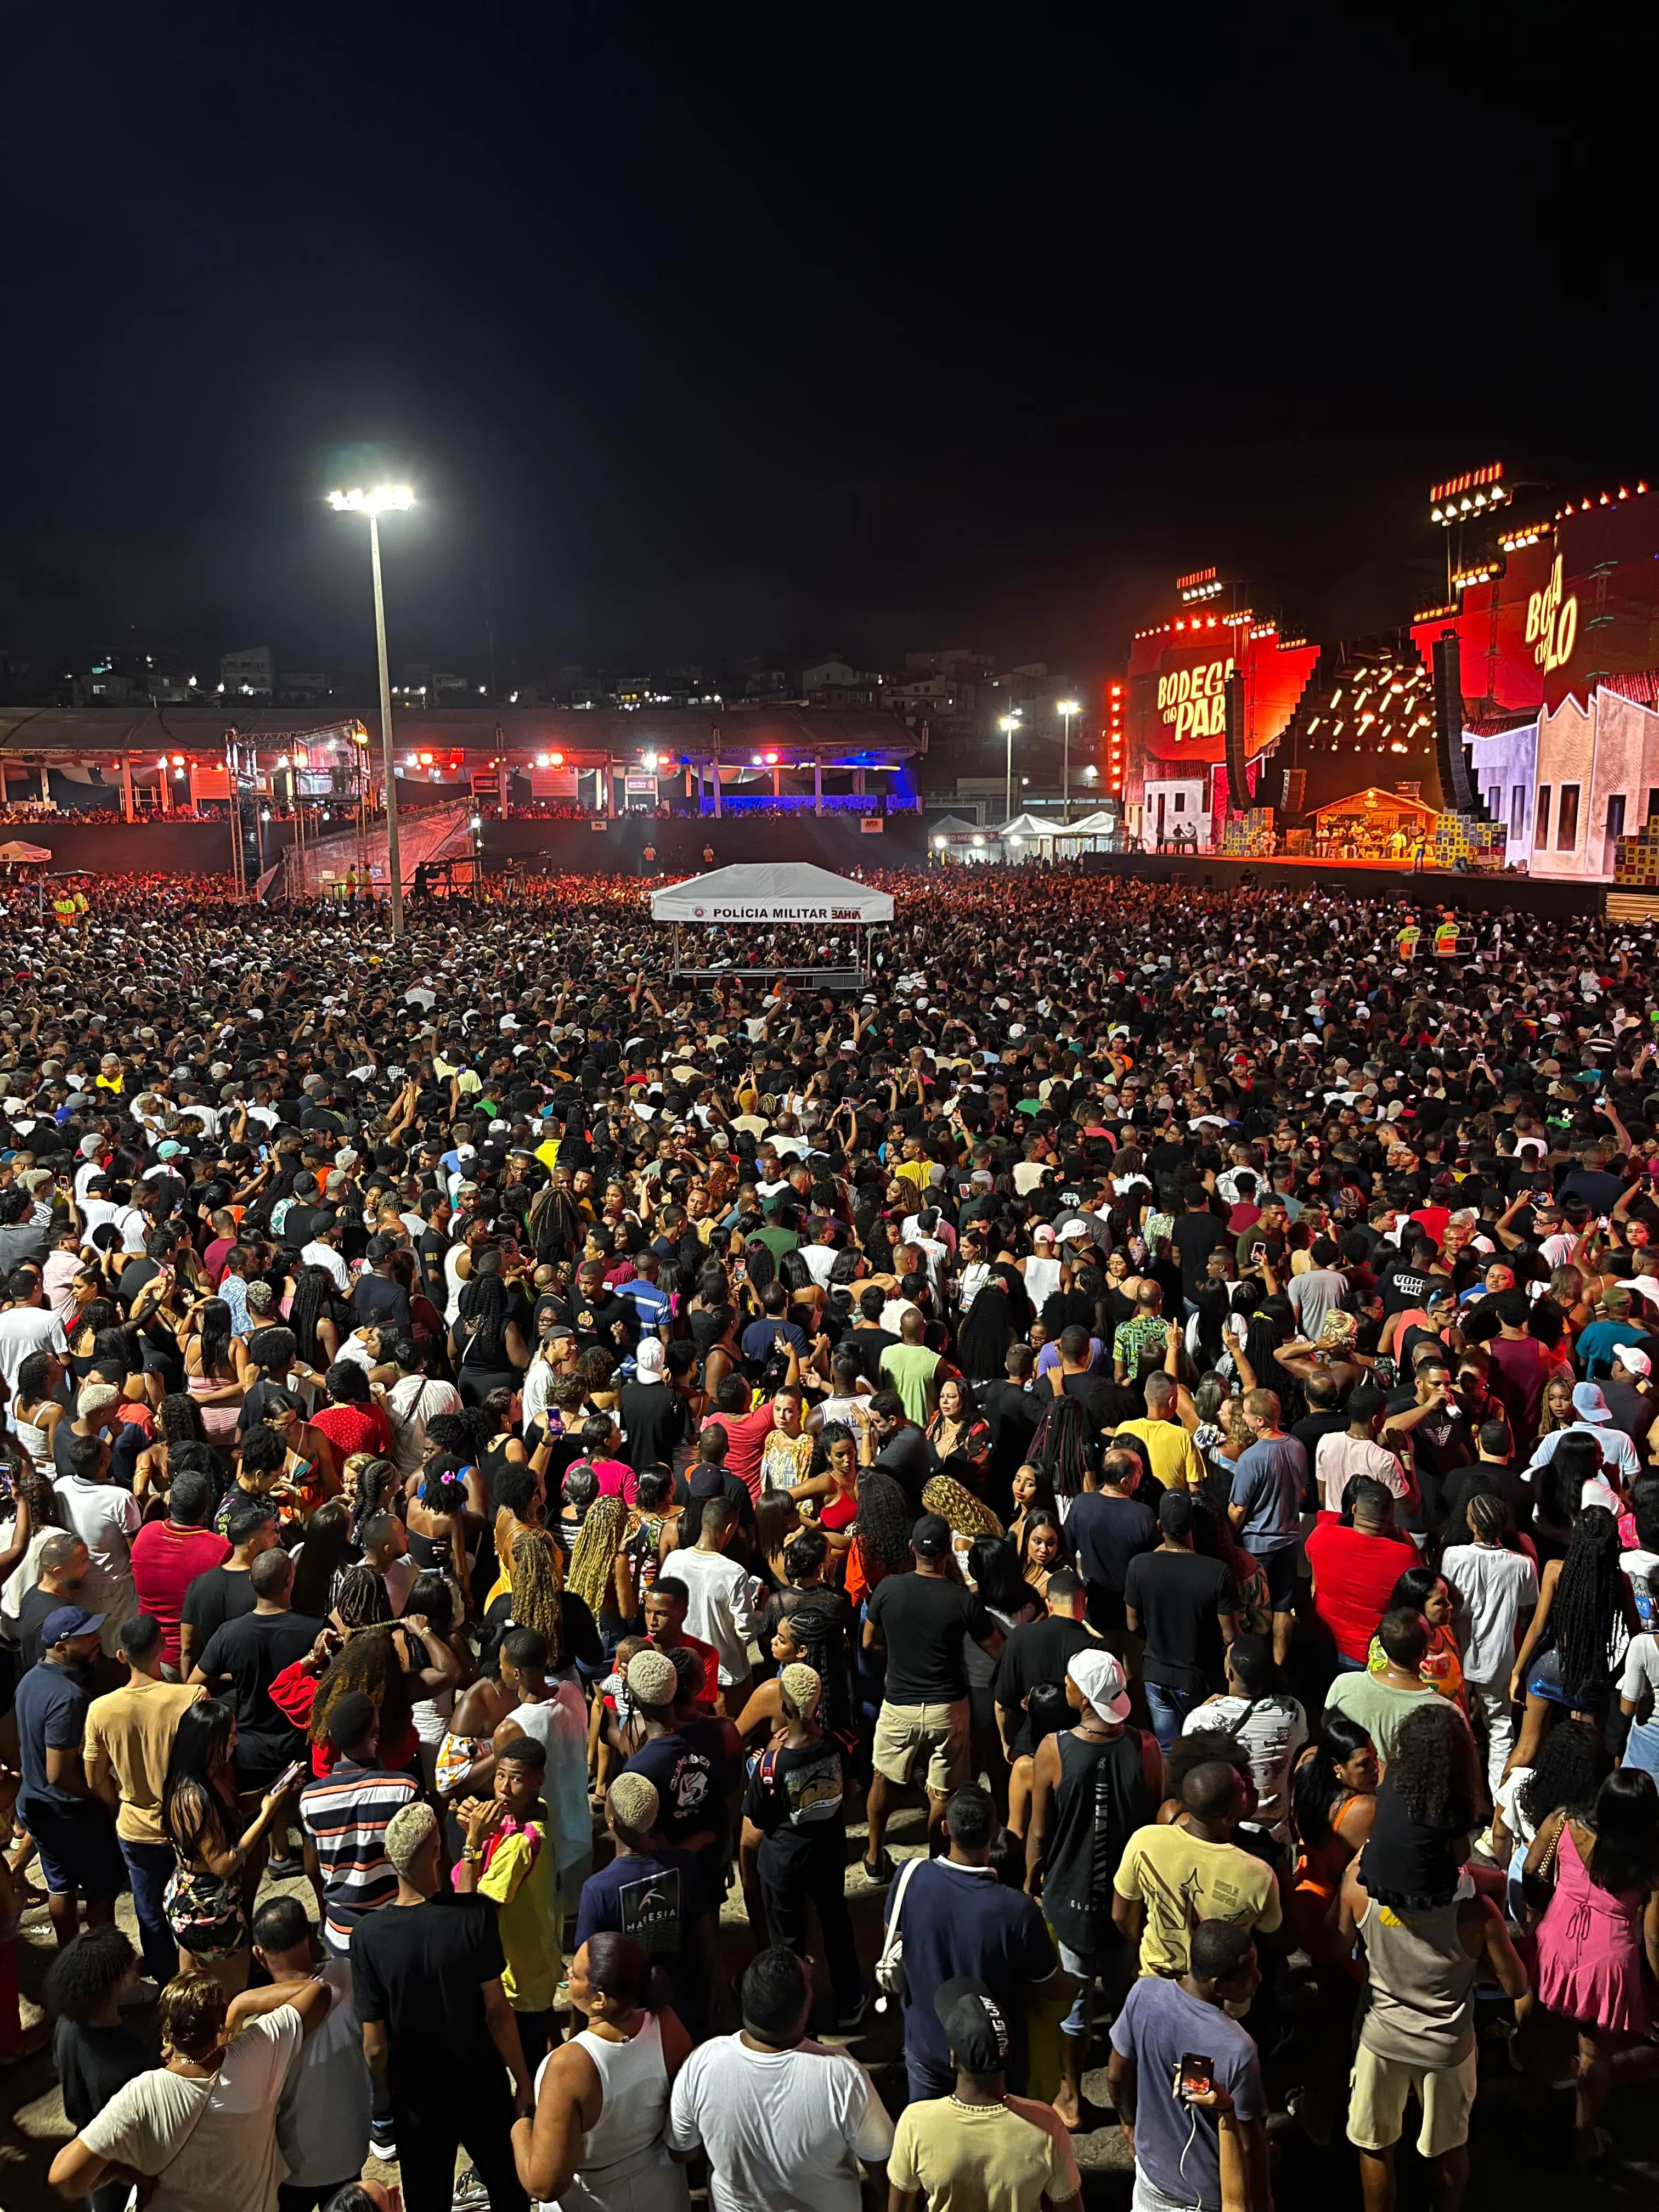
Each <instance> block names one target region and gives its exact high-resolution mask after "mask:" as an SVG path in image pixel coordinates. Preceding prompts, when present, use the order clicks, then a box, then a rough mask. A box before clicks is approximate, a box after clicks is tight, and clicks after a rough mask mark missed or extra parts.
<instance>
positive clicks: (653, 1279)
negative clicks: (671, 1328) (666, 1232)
mask: <svg viewBox="0 0 1659 2212" xmlns="http://www.w3.org/2000/svg"><path fill="white" fill-rule="evenodd" d="M617 1293H618V1295H619V1296H620V1297H624V1298H626V1299H628V1300H629V1303H630V1304H631V1305H632V1306H633V1309H634V1311H635V1316H636V1317H637V1318H638V1321H639V1324H640V1327H641V1329H642V1330H643V1329H653V1328H667V1326H668V1322H669V1316H670V1314H671V1311H672V1308H671V1304H670V1303H669V1297H668V1293H667V1291H663V1290H659V1289H658V1287H657V1255H656V1254H655V1253H654V1252H636V1253H635V1255H634V1272H633V1273H632V1274H631V1275H630V1276H629V1279H628V1280H627V1281H626V1282H625V1283H618V1284H617Z"/></svg>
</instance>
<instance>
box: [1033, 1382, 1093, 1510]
mask: <svg viewBox="0 0 1659 2212" xmlns="http://www.w3.org/2000/svg"><path fill="white" fill-rule="evenodd" d="M1090 1443H1091V1437H1090V1431H1089V1417H1088V1415H1087V1413H1085V1411H1084V1407H1083V1401H1082V1400H1081V1399H1079V1398H1067V1397H1057V1398H1051V1399H1050V1400H1049V1401H1048V1405H1047V1406H1045V1407H1043V1410H1042V1419H1041V1420H1040V1421H1039V1422H1038V1423H1037V1425H1036V1435H1035V1436H1033V1437H1032V1438H1031V1442H1030V1447H1029V1449H1027V1451H1026V1454H1025V1456H1026V1458H1027V1459H1028V1460H1030V1462H1031V1464H1032V1466H1033V1467H1037V1468H1042V1472H1043V1473H1044V1474H1046V1475H1047V1476H1048V1480H1049V1481H1050V1482H1051V1483H1052V1484H1053V1485H1054V1496H1055V1497H1056V1498H1066V1499H1068V1500H1069V1499H1071V1498H1080V1497H1081V1496H1082V1494H1083V1478H1084V1475H1085V1472H1086V1471H1087V1468H1088V1465H1089V1449H1090Z"/></svg>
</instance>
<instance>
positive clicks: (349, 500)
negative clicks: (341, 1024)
mask: <svg viewBox="0 0 1659 2212" xmlns="http://www.w3.org/2000/svg"><path fill="white" fill-rule="evenodd" d="M328 503H329V505H330V506H331V507H332V508H333V510H334V512H335V513H336V514H366V515H367V516H368V550H369V558H370V561H371V563H372V564H373V567H374V643H375V648H376V650H377V652H378V653H379V654H380V767H381V773H382V775H384V777H385V780H386V873H387V875H388V877H389V878H390V879H391V884H392V935H393V936H394V937H401V936H402V935H403V933H404V879H403V872H402V866H401V861H400V855H399V854H398V763H397V760H396V758H395V757H394V755H393V753H392V671H391V669H390V668H389V667H388V666H387V665H386V598H385V594H384V593H383V592H382V591H381V589H380V517H381V516H382V515H383V514H402V513H406V512H407V510H408V509H409V508H410V507H413V506H414V504H415V494H414V492H413V491H412V490H411V489H410V487H409V485H407V484H379V485H377V486H376V487H375V489H374V490H373V491H331V492H330V494H329V495H328Z"/></svg>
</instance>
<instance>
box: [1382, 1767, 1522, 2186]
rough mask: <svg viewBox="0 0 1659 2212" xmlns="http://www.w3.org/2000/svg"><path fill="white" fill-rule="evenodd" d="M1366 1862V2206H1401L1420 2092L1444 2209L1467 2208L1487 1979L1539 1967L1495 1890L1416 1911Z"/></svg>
mask: <svg viewBox="0 0 1659 2212" xmlns="http://www.w3.org/2000/svg"><path fill="white" fill-rule="evenodd" d="M1406 1726H1407V1727H1409V1726H1410V1723H1407V1724H1406ZM1405 1733H1406V1729H1405V1728H1402V1729H1401V1735H1405ZM1358 1863H1359V1862H1358V1860H1356V1861H1355V1862H1354V1863H1353V1865H1351V1866H1350V1867H1349V1869H1348V1870H1347V1873H1346V1876H1345V1877H1344V1880H1343V1885H1342V1932H1343V1935H1344V1936H1347V1937H1350V1938H1352V1936H1353V1935H1354V1934H1355V1933H1358V1936H1359V1938H1360V1941H1361V1942H1363V1943H1364V1947H1365V1972H1366V1978H1367V1980H1368V1982H1369V1984H1370V1992H1369V2002H1368V2004H1367V2006H1366V2009H1365V2014H1364V2019H1363V2020H1362V2021H1361V2023H1360V2029H1359V2047H1358V2050H1357V2051H1355V2053H1354V2063H1353V2074H1352V2080H1351V2082H1350V2088H1349V2097H1348V2141H1349V2142H1351V2143H1352V2145H1353V2146H1354V2148H1355V2149H1356V2150H1357V2151H1358V2153H1359V2178H1360V2182H1361V2185H1362V2186H1363V2188H1364V2197H1365V2205H1366V2212H1390V2209H1391V2208H1392V2206H1393V2204H1394V2201H1395V2194H1394V2192H1395V2181H1394V2158H1395V2146H1396V2145H1397V2143H1398V2142H1399V2141H1400V2138H1401V2136H1402V2135H1403V2134H1404V2133H1405V2131H1406V2107H1407V2103H1408V2102H1409V2100H1411V2099H1412V2098H1413V2097H1414V2098H1415V2099H1416V2100H1417V2102H1418V2104H1419V2106H1421V2107H1422V2113H1423V2119H1422V2124H1421V2126H1420V2127H1419V2130H1418V2136H1417V2148H1418V2153H1419V2156H1420V2157H1422V2158H1424V2159H1425V2160H1427V2161H1428V2165H1429V2173H1430V2181H1429V2186H1430V2190H1431V2194H1432V2196H1433V2199H1434V2203H1435V2205H1436V2206H1437V2212H1457V2208H1458V2206H1459V2205H1460V2204H1461V2203H1462V2197H1463V2191H1464V2190H1465V2189H1466V2188H1467V2186H1468V2178H1469V2153H1468V2140H1469V2112H1470V2109H1471V2107H1472V2106H1473V2105H1474V2091H1475V2078H1476V2068H1475V2043H1474V1980H1475V1976H1476V1974H1477V1973H1478V1972H1480V1971H1481V1969H1482V1968H1483V1967H1484V1968H1485V1970H1486V1972H1487V1973H1488V1974H1490V1975H1491V1976H1492V1978H1493V1979H1494V1980H1496V1982H1497V1984H1498V1987H1499V1988H1500V1989H1501V1990H1503V1992H1504V1996H1508V1997H1515V1998H1521V1997H1524V1996H1526V1995H1527V1987H1528V1985H1527V1970H1526V1968H1525V1967H1524V1966H1522V1963H1521V1961H1520V1960H1519V1959H1518V1958H1517V1957H1516V1954H1515V1947H1514V1946H1513V1944H1511V1942H1510V1939H1509V1935H1508V1932H1507V1931H1506V1929H1504V1923H1503V1919H1502V1917H1501V1916H1500V1915H1499V1913H1498V1908H1497V1906H1496V1905H1494V1904H1493V1903H1492V1899H1490V1898H1487V1897H1479V1896H1475V1897H1464V1898H1459V1897H1455V1896H1454V1897H1453V1898H1452V1899H1450V1900H1449V1902H1448V1903H1447V1904H1444V1905H1437V1906H1434V1907H1433V1908H1431V1910H1429V1911H1419V1910H1417V1909H1416V1907H1417V1906H1418V1905H1419V1900H1418V1899H1412V1900H1411V1906H1412V1909H1409V1910H1408V1909H1407V1906H1406V1905H1405V1903H1404V1901H1403V1900H1402V1901H1401V1902H1397V1903H1395V1904H1386V1903H1384V1902H1383V1901H1382V1899H1379V1898H1378V1897H1376V1896H1373V1895H1372V1894H1371V1893H1370V1892H1369V1891H1368V1890H1367V1889H1366V1887H1365V1886H1364V1883H1362V1882H1361V1881H1360V1879H1359V1877H1358V1875H1357V1874H1356V1873H1355V1871H1354V1867H1355V1866H1357V1865H1358Z"/></svg>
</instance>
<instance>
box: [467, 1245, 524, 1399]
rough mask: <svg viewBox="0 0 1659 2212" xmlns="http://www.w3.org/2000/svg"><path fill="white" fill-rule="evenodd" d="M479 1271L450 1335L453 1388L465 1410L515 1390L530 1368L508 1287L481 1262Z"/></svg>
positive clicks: (487, 1256)
mask: <svg viewBox="0 0 1659 2212" xmlns="http://www.w3.org/2000/svg"><path fill="white" fill-rule="evenodd" d="M495 1257H496V1255H494V1254H490V1253H486V1254H484V1255H483V1256H482V1258H481V1259H480V1261H479V1272H478V1273H476V1274H474V1275H472V1276H471V1277H470V1278H469V1279H468V1280H467V1282H466V1283H465V1285H464V1286H463V1288H462V1291H461V1296H460V1302H459V1311H458V1315H457V1318H456V1322H455V1326H454V1327H453V1328H452V1329H451V1331H450V1333H449V1356H450V1358H451V1359H452V1360H453V1362H454V1366H455V1387H456V1389H458V1390H459V1392H460V1394H461V1402H462V1404H463V1405H466V1406H482V1405H483V1403H484V1401H485V1400H486V1399H487V1398H488V1397H489V1394H490V1392H491V1391H492V1390H516V1389H518V1388H519V1386H520V1383H521V1382H522V1380H523V1376H524V1371H525V1370H526V1367H528V1366H529V1364H530V1346H528V1345H527V1344H526V1342H525V1340H524V1336H523V1334H522V1332H521V1331H520V1328H519V1324H518V1322H516V1321H514V1320H513V1319H512V1318H511V1315H510V1308H511V1304H512V1301H511V1299H510V1298H509V1297H508V1295H507V1285H506V1284H505V1283H504V1282H503V1281H502V1280H501V1276H500V1274H499V1273H497V1272H496V1271H495V1268H494V1267H489V1268H486V1267H484V1264H483V1262H484V1261H485V1260H493V1259H495Z"/></svg>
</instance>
